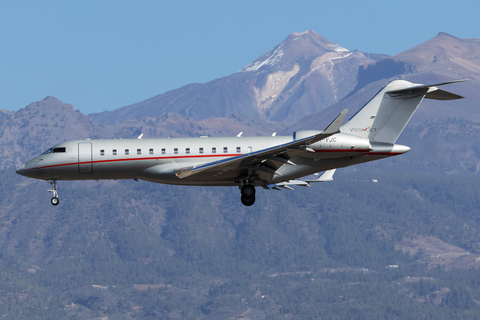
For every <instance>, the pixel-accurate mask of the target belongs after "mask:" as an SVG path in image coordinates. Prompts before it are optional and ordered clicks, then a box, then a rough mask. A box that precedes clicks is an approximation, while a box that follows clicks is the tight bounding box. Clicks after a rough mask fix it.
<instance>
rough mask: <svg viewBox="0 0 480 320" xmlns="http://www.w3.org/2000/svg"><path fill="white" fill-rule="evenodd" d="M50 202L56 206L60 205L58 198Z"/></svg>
mask: <svg viewBox="0 0 480 320" xmlns="http://www.w3.org/2000/svg"><path fill="white" fill-rule="evenodd" d="M50 202H51V203H52V204H53V205H54V206H58V203H59V202H60V201H59V200H58V198H57V197H53V198H52V200H50Z"/></svg>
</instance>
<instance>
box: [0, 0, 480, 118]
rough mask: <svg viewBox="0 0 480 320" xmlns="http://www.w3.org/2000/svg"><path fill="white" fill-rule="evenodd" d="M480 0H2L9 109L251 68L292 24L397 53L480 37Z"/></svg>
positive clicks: (146, 94)
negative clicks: (442, 38) (441, 39)
mask: <svg viewBox="0 0 480 320" xmlns="http://www.w3.org/2000/svg"><path fill="white" fill-rule="evenodd" d="M479 12H480V2H479V1H473V0H471V1H464V0H457V1H443V0H438V1H418V0H417V1H410V0H405V1H385V0H382V1H369V0H366V1H354V0H336V1H313V0H312V1H308V0H297V1H283V0H276V1H258V0H256V1H250V0H248V1H239V0H236V1H230V0H223V1H208V0H204V1H182V0H177V1H147V0H143V1H140V0H139V1H22V0H19V1H2V2H1V3H0V45H1V50H0V93H1V100H0V101H1V103H0V109H7V110H18V109H20V108H23V107H25V106H26V105H28V104H30V103H31V102H34V101H39V100H42V99H43V98H45V97H46V96H49V95H50V96H55V97H57V98H58V99H60V100H61V101H63V102H65V103H71V104H73V105H74V107H75V109H80V110H81V111H82V112H84V113H86V114H88V113H93V112H101V111H104V110H113V109H116V108H119V107H122V106H125V105H129V104H132V103H135V102H139V101H142V100H145V99H148V98H150V97H153V96H155V95H157V94H160V93H164V92H166V91H169V90H172V89H176V88H178V87H181V86H184V85H187V84H189V83H204V82H208V81H210V80H213V79H216V78H220V77H223V76H227V75H229V74H232V73H235V72H237V71H239V70H240V69H242V68H243V67H244V66H246V65H248V64H249V63H251V62H252V61H253V60H255V59H256V58H258V57H259V56H261V55H263V54H264V53H265V52H267V51H268V50H270V49H271V48H272V47H274V46H275V45H277V44H278V43H280V42H281V41H283V40H284V39H285V38H286V37H287V36H288V35H289V34H290V33H292V32H303V31H306V30H314V31H316V32H317V33H319V34H321V35H322V36H324V37H326V38H328V39H329V40H331V41H333V42H335V43H337V44H339V45H341V46H342V47H345V48H347V49H350V50H354V49H358V50H360V51H364V52H371V53H384V54H389V55H395V54H397V53H400V52H402V51H404V50H407V49H409V48H411V47H413V46H415V45H418V44H420V43H422V42H425V41H427V40H429V39H431V38H433V37H434V36H435V35H437V34H438V32H441V31H443V32H447V33H450V34H452V35H454V36H456V37H459V38H480V22H479V19H478V13H479Z"/></svg>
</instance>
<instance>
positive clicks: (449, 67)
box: [0, 31, 480, 319]
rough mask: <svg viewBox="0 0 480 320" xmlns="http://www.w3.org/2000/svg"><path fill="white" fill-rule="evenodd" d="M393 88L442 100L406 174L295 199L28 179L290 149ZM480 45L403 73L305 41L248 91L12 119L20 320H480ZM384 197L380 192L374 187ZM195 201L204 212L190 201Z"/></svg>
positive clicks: (7, 115) (11, 193) (421, 114)
mask: <svg viewBox="0 0 480 320" xmlns="http://www.w3.org/2000/svg"><path fill="white" fill-rule="evenodd" d="M394 79H406V80H410V81H414V82H418V83H436V82H441V81H445V80H452V79H470V81H468V82H464V83H459V84H452V85H449V86H446V87H443V88H442V89H445V90H447V91H452V92H454V93H457V94H460V95H463V96H465V99H462V100H458V101H446V102H442V101H433V100H432V101H429V100H425V101H424V102H423V103H422V104H421V106H420V108H419V110H418V112H417V113H416V114H415V115H414V117H413V118H412V121H411V123H410V124H409V126H407V128H406V130H405V132H404V133H403V134H402V136H401V137H400V139H399V141H398V143H402V144H405V145H408V146H410V147H412V150H411V151H410V152H409V153H407V154H405V155H402V156H400V157H395V158H392V159H387V160H383V161H377V162H375V163H370V164H365V165H359V166H355V167H352V168H346V169H341V170H338V172H337V173H336V175H335V180H334V181H333V182H330V183H325V184H321V185H315V186H313V187H312V188H296V190H295V191H294V192H285V191H282V192H277V191H266V190H258V196H257V202H256V204H255V205H254V206H253V207H249V208H247V207H244V206H242V205H241V203H240V199H239V198H240V197H239V195H240V194H239V192H238V190H236V189H235V188H202V187H179V186H166V185H158V184H152V183H146V182H134V181H104V182H103V181H102V182H101V183H100V184H97V183H96V182H60V187H61V189H60V199H61V204H60V205H59V206H58V207H53V206H51V205H50V203H49V199H50V194H49V193H47V192H46V190H47V188H48V187H49V185H48V183H46V182H42V181H35V180H31V179H26V178H24V177H21V176H18V175H16V174H15V172H14V169H15V167H16V166H18V165H20V164H21V163H23V162H25V161H26V160H28V159H29V158H31V157H33V156H34V155H36V154H38V153H40V152H42V151H44V150H45V149H47V148H48V147H51V146H52V145H54V144H56V143H58V142H61V141H65V140H70V139H86V138H92V139H93V138H105V139H106V138H132V137H136V136H138V135H140V134H141V133H144V138H156V137H188V136H199V135H210V136H227V135H236V134H238V133H239V132H244V135H270V134H271V133H272V132H278V133H284V134H291V133H292V132H293V131H295V130H299V129H323V128H324V127H325V126H326V125H327V124H328V123H329V122H330V121H331V120H332V119H333V118H334V117H335V116H336V115H337V114H338V112H339V111H340V110H342V109H344V108H349V109H350V113H349V114H350V115H353V114H354V113H355V112H356V110H358V109H359V108H361V107H362V106H363V104H364V103H365V102H367V101H368V100H369V99H370V98H371V97H372V96H373V95H374V94H375V93H376V92H377V91H378V90H379V89H380V88H381V87H382V86H383V85H385V84H386V83H388V82H389V81H392V80H394ZM479 81H480V39H459V38H456V37H454V36H452V35H448V34H445V33H439V34H438V35H437V36H436V37H434V38H433V39H431V40H429V41H427V42H425V43H423V44H419V45H418V46H416V47H414V48H411V49H408V50H406V51H404V52H402V53H400V54H398V55H396V56H393V57H389V56H386V55H381V54H372V53H362V52H356V51H353V52H351V51H348V50H346V49H344V48H342V47H340V46H338V45H336V44H335V43H333V42H331V41H330V40H328V39H325V38H324V37H322V36H320V35H319V34H317V33H315V32H314V31H307V32H304V33H293V34H291V35H289V36H288V37H287V38H286V39H285V40H284V41H283V42H282V43H280V44H279V45H278V46H276V47H274V48H272V50H270V51H269V52H267V53H266V54H264V55H262V56H261V57H259V58H258V59H256V60H255V61H253V62H252V63H251V64H250V65H248V66H246V67H245V68H243V69H242V70H240V71H239V72H238V73H235V74H233V75H229V76H226V77H224V78H221V79H216V80H213V81H211V82H208V83H205V84H191V85H188V86H185V87H183V88H179V89H176V90H173V91H170V92H167V93H165V94H162V95H158V96H155V97H152V98H149V99H147V100H145V101H142V102H139V103H137V104H134V105H131V106H125V107H123V108H119V109H117V110H115V111H112V112H103V113H98V114H90V115H85V114H83V113H82V112H80V111H79V110H75V109H74V106H72V105H69V104H66V103H63V102H61V101H59V100H58V99H56V98H54V97H46V98H45V99H44V100H41V101H38V102H33V103H32V104H30V105H28V106H26V107H25V108H22V109H20V110H19V111H16V112H12V111H6V110H0V137H1V138H2V139H1V141H0V148H1V151H2V152H1V154H2V161H1V162H0V166H1V171H0V174H1V175H2V179H0V188H1V190H2V191H3V194H4V197H2V198H1V200H0V201H1V203H2V207H1V210H0V215H1V217H2V219H1V220H0V224H1V227H0V244H1V246H0V275H1V279H2V281H1V282H0V314H1V315H2V316H3V317H4V318H6V319H34V318H38V319H43V318H44V319H56V318H59V319H100V318H102V317H106V318H108V319H137V318H141V319H234V318H243V319H319V318H322V319H362V318H368V319H376V318H378V319H385V318H388V319H443V318H445V319H452V318H458V319H475V318H476V316H477V315H478V314H479V312H480V306H479V304H480V272H479V271H477V269H478V268H479V267H480V237H479V234H478V230H480V220H479V218H478V217H479V213H480V212H479V200H478V199H479V196H480V194H479V193H480V192H479V190H478V187H479V182H480V177H479V175H478V173H479V169H480V168H479V163H480V162H479V157H480V148H479V147H478V141H479V136H480V131H479V129H480V112H479V109H478V102H479V100H480V95H479V93H478V90H477V88H478V84H479ZM373 179H376V180H377V181H378V182H373V181H372V180H373ZM186 199H188V201H185V200H186Z"/></svg>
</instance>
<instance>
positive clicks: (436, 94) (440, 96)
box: [425, 89, 463, 100]
mask: <svg viewBox="0 0 480 320" xmlns="http://www.w3.org/2000/svg"><path fill="white" fill-rule="evenodd" d="M425 98H427V99H434V100H457V99H463V97H462V96H459V95H458V94H455V93H451V92H448V91H445V90H440V89H437V90H435V91H432V92H429V93H427V94H426V95H425Z"/></svg>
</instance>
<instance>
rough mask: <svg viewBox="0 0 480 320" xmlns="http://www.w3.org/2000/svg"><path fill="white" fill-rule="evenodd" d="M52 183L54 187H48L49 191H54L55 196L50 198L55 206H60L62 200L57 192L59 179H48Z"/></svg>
mask: <svg viewBox="0 0 480 320" xmlns="http://www.w3.org/2000/svg"><path fill="white" fill-rule="evenodd" d="M48 182H50V184H51V185H52V189H48V192H51V193H53V198H52V200H50V203H51V204H52V205H54V206H58V204H59V203H60V201H59V200H58V192H57V180H48Z"/></svg>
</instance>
